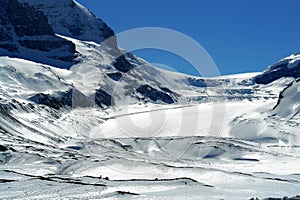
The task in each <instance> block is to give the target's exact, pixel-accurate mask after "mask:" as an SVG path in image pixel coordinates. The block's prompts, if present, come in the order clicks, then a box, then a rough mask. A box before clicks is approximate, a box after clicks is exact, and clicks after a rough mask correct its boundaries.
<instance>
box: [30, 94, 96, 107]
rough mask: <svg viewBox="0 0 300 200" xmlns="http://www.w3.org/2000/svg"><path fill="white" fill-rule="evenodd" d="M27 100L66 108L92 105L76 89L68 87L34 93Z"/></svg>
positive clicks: (91, 102) (90, 101)
mask: <svg viewBox="0 0 300 200" xmlns="http://www.w3.org/2000/svg"><path fill="white" fill-rule="evenodd" d="M29 100H31V101H33V102H35V103H37V104H42V105H46V106H49V107H51V108H54V109H60V108H68V107H73V108H76V107H82V108H85V107H91V106H93V105H94V103H93V101H92V100H90V99H89V98H88V97H87V96H85V95H84V94H82V93H81V92H79V91H78V90H76V89H70V90H68V91H65V92H61V91H58V92H56V93H53V94H44V93H40V94H36V95H34V96H32V97H31V98H29Z"/></svg>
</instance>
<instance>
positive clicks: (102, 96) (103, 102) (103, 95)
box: [95, 89, 114, 108]
mask: <svg viewBox="0 0 300 200" xmlns="http://www.w3.org/2000/svg"><path fill="white" fill-rule="evenodd" d="M95 103H96V105H98V106H100V107H101V108H105V107H107V106H112V105H113V104H114V102H113V99H112V97H111V95H110V94H108V93H107V92H105V91H104V90H102V89H98V90H97V91H96V94H95Z"/></svg>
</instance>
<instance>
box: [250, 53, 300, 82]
mask: <svg viewBox="0 0 300 200" xmlns="http://www.w3.org/2000/svg"><path fill="white" fill-rule="evenodd" d="M282 77H292V78H299V77H300V54H299V53H297V54H293V55H291V56H289V57H287V58H284V59H282V60H280V61H279V62H278V63H276V64H274V65H272V66H271V67H269V68H268V69H267V70H266V71H264V72H263V73H262V74H261V75H259V76H257V77H255V78H254V82H255V83H257V84H268V83H271V82H273V81H275V80H278V79H280V78H282Z"/></svg>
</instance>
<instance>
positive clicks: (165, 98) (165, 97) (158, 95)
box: [136, 85, 175, 104]
mask: <svg viewBox="0 0 300 200" xmlns="http://www.w3.org/2000/svg"><path fill="white" fill-rule="evenodd" d="M136 91H137V92H138V93H140V94H142V95H143V96H145V97H146V98H149V99H150V100H152V101H154V102H157V101H162V102H165V103H168V104H171V103H175V101H174V100H173V98H172V97H171V96H170V94H168V93H166V92H162V91H159V90H157V89H155V88H153V87H151V86H149V85H142V86H140V87H139V88H137V89H136Z"/></svg>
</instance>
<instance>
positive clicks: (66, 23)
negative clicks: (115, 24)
mask: <svg viewBox="0 0 300 200" xmlns="http://www.w3.org/2000/svg"><path fill="white" fill-rule="evenodd" d="M18 1H19V2H20V3H27V4H29V5H30V6H33V7H35V8H36V9H37V10H39V11H42V12H43V13H44V14H45V15H46V16H47V18H48V21H49V24H50V25H51V27H52V28H53V30H54V32H55V33H57V34H59V35H63V36H67V37H72V38H75V39H79V40H83V41H94V42H96V43H101V42H103V41H104V40H106V39H108V38H113V39H112V40H110V42H109V43H108V44H106V45H108V46H109V47H111V48H113V49H117V43H116V40H115V39H114V35H115V34H114V31H113V30H112V29H111V28H110V27H108V26H107V24H106V23H104V22H103V21H102V20H101V19H100V18H98V17H96V16H95V15H94V14H93V13H91V12H90V11H89V10H88V9H86V8H85V7H83V6H82V5H80V4H79V3H77V2H76V1H73V0H18Z"/></svg>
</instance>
